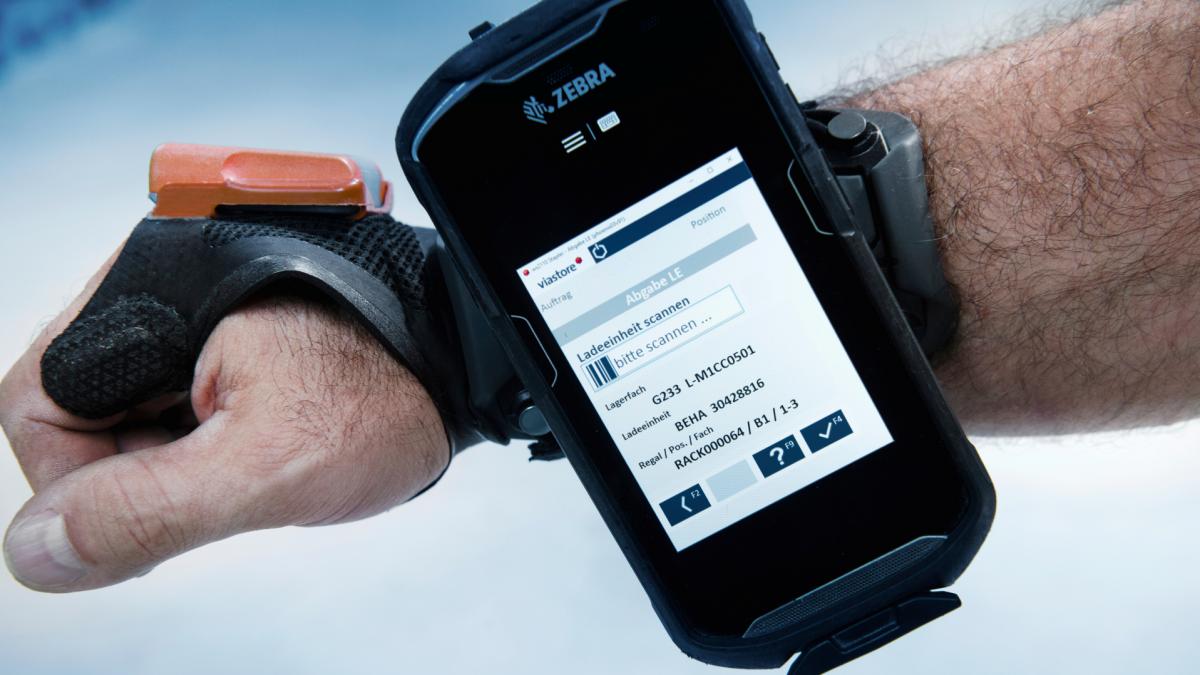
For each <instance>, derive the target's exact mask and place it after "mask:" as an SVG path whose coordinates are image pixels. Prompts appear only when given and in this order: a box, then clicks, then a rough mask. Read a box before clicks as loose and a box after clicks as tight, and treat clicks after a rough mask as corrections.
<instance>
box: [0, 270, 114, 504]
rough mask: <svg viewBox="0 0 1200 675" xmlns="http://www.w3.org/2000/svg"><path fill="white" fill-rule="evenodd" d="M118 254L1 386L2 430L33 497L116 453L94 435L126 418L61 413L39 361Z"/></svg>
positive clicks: (106, 437) (108, 440)
mask: <svg viewBox="0 0 1200 675" xmlns="http://www.w3.org/2000/svg"><path fill="white" fill-rule="evenodd" d="M119 253H120V250H118V251H117V252H115V253H113V255H112V256H110V257H109V259H108V260H107V261H106V262H105V263H104V264H103V265H101V266H100V269H99V270H98V271H97V272H96V274H94V275H93V276H92V278H91V279H90V280H89V281H88V283H87V285H86V286H85V288H84V291H83V292H82V293H81V294H80V295H79V296H78V297H77V298H75V300H74V301H72V302H71V304H70V305H69V306H68V307H67V309H65V310H63V312H62V313H61V314H59V315H58V316H57V317H55V318H54V320H52V321H51V322H50V323H49V324H47V326H46V327H45V328H44V329H43V330H42V332H41V333H40V334H39V335H38V337H37V338H36V339H35V340H34V342H33V344H32V345H31V346H30V347H29V349H28V350H27V351H26V352H25V353H24V354H23V355H22V356H21V358H20V359H18V360H17V362H16V364H15V365H13V367H12V369H11V370H10V371H9V372H8V374H7V375H5V377H4V379H3V380H0V427H3V429H4V433H5V435H6V436H7V437H8V440H9V445H10V446H11V447H12V450H13V453H14V454H15V455H16V457H17V461H18V462H19V463H20V465H21V470H22V471H24V473H25V477H26V479H28V481H29V484H30V485H31V486H32V487H33V489H34V491H35V492H36V491H37V490H40V489H42V488H43V487H45V486H46V485H48V484H50V483H51V482H53V481H54V480H56V479H58V478H59V477H60V476H63V475H65V474H67V473H70V472H71V471H74V470H75V469H77V468H79V467H81V466H83V465H85V464H88V463H89V462H94V461H96V460H97V459H100V458H103V457H107V456H109V455H112V454H113V453H115V452H116V451H117V446H116V444H115V440H114V438H113V436H112V435H111V434H107V433H96V432H99V431H101V430H104V429H107V428H109V427H111V426H113V425H114V424H116V423H117V422H119V421H120V420H121V419H122V417H123V415H120V414H118V415H114V416H112V417H109V418H106V419H99V420H89V419H84V418H82V417H77V416H75V415H72V414H71V413H68V412H67V411H65V410H63V409H62V408H60V407H59V406H58V405H57V404H55V403H54V401H52V400H51V399H50V397H49V396H47V395H46V393H45V391H44V390H43V389H42V377H41V358H42V354H43V353H44V352H45V351H46V347H48V346H49V344H50V342H51V341H52V340H53V339H54V338H55V337H56V336H57V335H58V334H60V333H62V332H63V331H64V330H65V329H66V327H67V326H68V325H69V324H70V323H71V321H73V320H74V318H75V317H76V316H78V314H79V312H80V311H81V310H82V309H83V306H84V305H85V304H87V301H88V300H89V299H90V298H91V297H92V294H93V293H95V291H96V287H97V286H99V285H100V282H101V281H102V280H103V279H104V277H105V276H107V274H108V271H109V269H110V268H111V267H112V265H113V262H114V261H115V260H116V258H117V255H118V254H119Z"/></svg>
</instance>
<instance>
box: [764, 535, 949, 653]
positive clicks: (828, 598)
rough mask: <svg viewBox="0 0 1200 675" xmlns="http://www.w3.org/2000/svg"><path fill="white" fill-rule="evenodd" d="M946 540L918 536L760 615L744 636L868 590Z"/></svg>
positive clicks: (797, 620)
mask: <svg viewBox="0 0 1200 675" xmlns="http://www.w3.org/2000/svg"><path fill="white" fill-rule="evenodd" d="M945 541H946V538H945V537H940V536H929V537H918V538H917V539H914V540H912V541H910V542H908V543H907V544H905V545H903V546H901V547H900V548H898V549H896V550H894V551H892V552H890V553H886V554H884V555H882V556H880V557H879V558H876V559H875V560H872V561H871V562H869V563H867V564H866V565H863V566H862V567H859V568H858V569H856V570H853V571H850V572H847V573H846V574H843V575H842V576H840V577H838V578H837V579H834V580H833V581H831V582H829V583H827V584H825V585H824V586H820V587H818V588H815V589H813V590H811V591H809V592H807V593H805V594H804V595H802V596H800V597H798V598H796V599H795V600H793V601H791V602H789V603H787V604H786V605H784V606H782V607H780V608H778V609H773V610H771V611H770V612H767V613H766V614H764V615H762V616H760V617H758V618H757V619H755V620H754V623H752V624H750V628H749V629H747V630H746V634H745V635H744V636H743V637H748V638H753V637H760V636H763V635H766V634H768V633H773V632H775V631H777V630H780V629H782V628H787V627H788V626H793V625H795V624H798V623H801V622H802V621H806V620H808V619H811V618H812V617H813V616H815V615H817V614H819V613H821V612H822V611H824V610H825V609H827V608H829V607H832V606H834V605H836V604H837V603H839V602H841V601H842V600H845V599H846V598H849V597H851V596H854V595H857V594H859V593H862V592H864V591H867V590H869V589H871V588H872V587H874V586H877V585H879V584H881V583H883V582H885V581H888V580H890V579H891V578H892V577H893V576H896V575H897V574H900V573H902V572H904V571H906V570H908V569H910V568H911V567H913V566H914V565H916V564H917V563H918V562H920V561H921V560H923V559H925V558H926V557H928V556H929V555H930V554H931V553H933V552H934V551H936V550H937V549H938V548H940V547H941V545H942V543H943V542H945Z"/></svg>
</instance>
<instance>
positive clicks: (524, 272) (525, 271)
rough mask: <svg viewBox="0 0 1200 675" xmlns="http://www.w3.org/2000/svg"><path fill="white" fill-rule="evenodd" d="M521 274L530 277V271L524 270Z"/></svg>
mask: <svg viewBox="0 0 1200 675" xmlns="http://www.w3.org/2000/svg"><path fill="white" fill-rule="evenodd" d="M521 274H524V275H525V276H529V270H523V271H522V272H521Z"/></svg>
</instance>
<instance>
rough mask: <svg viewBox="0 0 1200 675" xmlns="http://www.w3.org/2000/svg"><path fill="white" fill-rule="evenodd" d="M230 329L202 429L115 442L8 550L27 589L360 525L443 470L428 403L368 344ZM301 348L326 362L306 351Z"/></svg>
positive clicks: (65, 485)
mask: <svg viewBox="0 0 1200 675" xmlns="http://www.w3.org/2000/svg"><path fill="white" fill-rule="evenodd" d="M223 325H224V326H225V327H224V328H221V327H218V330H217V331H216V332H214V334H213V337H212V338H211V339H210V342H209V345H208V346H206V348H205V353H206V355H207V356H202V359H201V360H202V361H206V359H207V360H208V362H209V363H212V362H214V361H215V362H217V363H218V364H219V365H213V366H211V367H210V368H207V369H205V370H206V372H207V373H208V375H206V376H204V377H199V378H197V379H198V382H197V384H196V385H195V386H194V387H193V392H192V393H193V401H197V402H198V410H199V411H200V412H201V414H200V418H201V419H202V420H203V422H202V423H201V424H200V426H199V427H197V428H196V429H195V430H194V431H193V432H192V433H190V434H189V435H187V436H185V437H184V438H182V439H180V440H178V441H174V442H169V443H164V444H157V442H158V441H160V440H165V439H166V436H162V435H159V436H157V437H155V436H154V433H157V432H154V431H151V430H143V431H141V432H137V434H132V433H131V434H126V433H119V434H118V435H116V436H115V437H114V442H119V443H121V444H122V449H123V450H125V451H126V452H123V453H122V454H116V455H112V456H109V457H106V458H103V459H100V460H99V461H96V462H93V463H91V464H88V465H86V466H84V467H82V468H80V469H78V470H77V471H75V472H73V473H71V474H69V475H66V476H64V477H62V478H61V479H59V480H58V481H56V482H54V483H52V484H50V485H49V486H48V487H46V488H45V489H43V490H42V491H41V492H39V493H37V494H36V495H35V496H34V497H33V499H31V500H30V501H29V502H28V503H27V504H26V505H25V506H24V507H23V508H22V509H21V511H20V512H19V513H18V515H17V518H16V520H15V521H14V523H13V525H12V526H11V527H10V529H9V532H8V534H7V536H6V538H5V556H6V559H7V562H8V565H9V568H10V570H11V571H12V572H13V575H14V576H15V577H16V578H17V579H18V580H19V581H21V582H22V583H24V584H25V585H27V586H29V587H31V588H34V589H37V590H44V591H56V592H62V591H75V590H84V589H89V588H96V587H100V586H105V585H109V584H112V583H116V582H119V581H122V580H125V579H128V578H131V577H133V576H136V575H139V574H141V573H143V572H145V571H146V570H149V569H151V568H153V567H154V566H156V565H158V564H159V563H161V562H162V561H164V560H166V559H168V558H171V557H173V556H175V555H178V554H179V553H181V552H183V551H186V550H188V549H191V548H194V547H196V546H199V545H201V544H204V543H207V542H210V541H214V540H217V539H221V538H224V537H228V536H231V535H233V534H236V533H239V532H244V531H247V530H253V529H262V528H270V527H280V526H284V525H310V524H323V523H330V522H340V521H344V520H350V519H353V518H359V517H365V516H367V515H371V514H374V513H378V512H380V511H383V510H385V509H387V508H389V507H391V506H393V505H395V504H398V503H400V502H403V501H404V500H406V499H408V498H409V497H411V496H412V495H413V494H415V493H416V492H418V491H419V490H420V489H421V488H423V487H424V486H425V485H427V484H428V483H429V482H431V481H432V480H433V479H434V478H435V477H436V476H437V475H438V473H440V471H441V470H442V468H443V467H444V463H445V457H446V455H447V453H446V450H445V440H444V433H443V432H442V430H441V427H440V425H439V424H438V421H437V420H438V418H437V413H436V410H435V409H434V407H433V404H432V402H431V401H430V400H429V398H428V396H427V395H425V394H424V392H423V390H421V389H420V387H419V385H418V384H417V383H416V382H415V380H413V378H412V376H411V375H409V374H408V373H407V371H404V370H403V369H402V368H401V367H400V366H399V365H398V364H396V363H395V362H394V360H392V359H390V357H388V356H387V354H386V353H385V352H383V351H382V348H381V347H378V345H377V344H376V343H374V342H373V341H370V340H366V341H363V338H364V337H365V336H359V335H357V334H354V333H352V332H347V329H346V328H345V326H344V325H342V324H341V323H337V322H334V321H332V320H326V319H324V318H320V317H315V318H314V317H313V316H309V315H304V316H286V315H285V316H284V317H283V318H280V317H278V316H276V317H275V318H272V319H270V320H266V321H263V320H261V317H256V315H255V313H254V312H253V311H250V312H242V313H239V315H237V316H236V317H231V318H229V319H228V320H227V321H226V322H223ZM298 326H303V328H304V330H303V331H298V330H297V327H298ZM297 334H302V335H303V336H304V338H303V340H304V341H306V342H307V343H309V344H313V345H320V346H321V347H320V348H319V350H318V351H319V353H321V354H324V356H322V357H321V358H315V357H314V351H313V350H312V349H296V348H295V347H296V343H295V342H292V343H289V340H293V341H294V340H295V339H296V338H295V336H296V335H297ZM289 336H291V337H289ZM350 345H354V347H353V348H352V349H351V348H350ZM343 347H344V348H343ZM373 350H379V351H378V353H374V351H373ZM351 351H352V352H353V354H351ZM223 353H224V354H238V355H241V356H242V357H244V358H245V361H244V362H243V363H241V364H239V363H238V362H237V360H236V359H233V358H230V357H228V356H221V354H223ZM364 353H365V354H366V355H364ZM365 362H369V363H370V364H372V365H371V366H370V367H362V364H363V363H365ZM247 364H254V366H255V367H254V368H249V369H248V366H247ZM264 364H265V365H264ZM355 364H358V365H357V366H356V365H355ZM393 369H394V371H395V372H393ZM355 373H357V375H355ZM206 390H207V391H206Z"/></svg>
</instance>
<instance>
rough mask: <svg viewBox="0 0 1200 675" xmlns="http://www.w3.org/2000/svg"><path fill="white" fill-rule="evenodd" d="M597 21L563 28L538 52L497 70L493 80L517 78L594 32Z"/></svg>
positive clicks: (501, 80)
mask: <svg viewBox="0 0 1200 675" xmlns="http://www.w3.org/2000/svg"><path fill="white" fill-rule="evenodd" d="M597 23H599V19H596V20H594V21H584V22H582V23H577V24H575V25H574V26H569V27H568V28H566V29H565V30H563V32H561V33H559V34H558V35H555V36H554V37H552V38H550V41H549V42H547V43H546V44H545V45H543V46H542V47H541V48H540V49H538V50H537V51H536V52H534V53H532V54H527V55H525V56H524V57H522V58H520V59H518V60H517V61H514V62H513V63H511V64H509V65H508V66H506V67H505V68H503V69H502V70H499V71H497V72H496V73H495V74H494V75H493V76H492V80H494V81H500V82H505V81H508V80H515V79H517V78H518V77H520V76H521V75H523V74H525V72H526V71H528V70H532V69H533V68H534V67H536V66H537V65H538V64H540V63H541V62H542V61H545V60H546V59H549V58H550V57H552V56H554V54H556V53H557V52H558V51H559V50H561V49H563V48H565V47H567V46H568V45H570V44H572V43H574V42H576V41H578V40H581V39H583V38H584V37H585V36H586V35H588V34H589V33H591V32H592V29H593V28H595V26H596V24H597Z"/></svg>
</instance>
